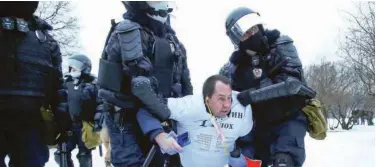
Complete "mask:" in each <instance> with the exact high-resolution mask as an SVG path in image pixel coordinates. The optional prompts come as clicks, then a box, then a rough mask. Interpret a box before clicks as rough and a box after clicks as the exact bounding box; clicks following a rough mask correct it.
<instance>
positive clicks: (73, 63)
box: [68, 59, 85, 72]
mask: <svg viewBox="0 0 376 167" xmlns="http://www.w3.org/2000/svg"><path fill="white" fill-rule="evenodd" d="M84 66H85V65H84V63H82V62H80V61H78V60H75V59H68V67H69V72H71V67H73V68H74V69H75V70H77V71H82V70H83V69H84V68H85V67H84Z"/></svg>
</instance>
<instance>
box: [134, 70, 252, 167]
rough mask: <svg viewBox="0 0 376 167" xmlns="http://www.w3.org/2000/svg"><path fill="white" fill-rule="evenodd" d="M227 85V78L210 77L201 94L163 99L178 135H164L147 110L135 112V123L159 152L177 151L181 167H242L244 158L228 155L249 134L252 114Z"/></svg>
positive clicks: (158, 123) (228, 84) (171, 152)
mask: <svg viewBox="0 0 376 167" xmlns="http://www.w3.org/2000/svg"><path fill="white" fill-rule="evenodd" d="M230 85H231V84H230V81H229V80H228V78H226V77H224V76H222V75H213V76H211V77H209V78H208V79H207V80H206V81H205V83H204V85H203V90H202V93H200V94H195V95H188V96H185V97H181V98H168V99H167V100H165V102H167V105H168V108H169V110H171V116H170V119H172V120H175V121H176V122H177V136H176V135H171V134H172V133H169V134H167V133H165V132H164V131H163V129H162V126H161V123H160V122H159V121H158V120H157V119H156V118H154V116H153V115H152V114H150V113H149V112H147V110H146V109H141V110H140V111H139V112H138V113H137V120H138V122H139V124H140V126H141V129H142V130H143V132H144V133H145V134H147V135H148V136H149V137H150V138H151V139H152V140H153V141H154V142H156V143H157V144H158V145H159V147H160V148H161V150H162V152H165V153H168V154H170V155H172V154H175V153H178V152H179V154H180V159H181V163H182V165H183V166H184V167H194V166H205V167H223V166H226V165H231V166H236V167H241V166H245V165H246V160H245V157H244V156H242V155H240V156H235V157H233V156H230V152H232V151H233V150H234V149H236V146H235V142H236V140H237V139H238V138H239V137H242V136H245V135H247V134H248V133H249V132H250V131H251V129H252V125H253V121H252V111H251V107H250V105H248V106H246V107H243V106H242V105H241V104H240V103H239V101H238V100H237V98H236V96H237V94H238V92H235V91H232V89H231V86H230ZM151 120H155V121H151Z"/></svg>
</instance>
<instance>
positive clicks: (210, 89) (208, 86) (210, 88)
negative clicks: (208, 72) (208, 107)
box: [202, 74, 231, 98]
mask: <svg viewBox="0 0 376 167" xmlns="http://www.w3.org/2000/svg"><path fill="white" fill-rule="evenodd" d="M217 81H220V82H222V83H224V84H225V85H229V86H230V87H231V81H230V79H228V78H227V77H225V76H223V75H220V74H217V75H212V76H210V77H209V78H208V79H206V81H205V82H204V86H203V87H202V95H203V96H204V98H206V97H212V96H213V94H214V91H215V84H216V83H217Z"/></svg>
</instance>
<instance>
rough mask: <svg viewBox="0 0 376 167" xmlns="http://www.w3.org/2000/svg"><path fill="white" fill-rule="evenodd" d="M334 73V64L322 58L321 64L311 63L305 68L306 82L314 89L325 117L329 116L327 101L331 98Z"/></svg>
mask: <svg viewBox="0 0 376 167" xmlns="http://www.w3.org/2000/svg"><path fill="white" fill-rule="evenodd" d="M335 74H336V73H335V67H334V64H333V63H332V62H326V61H324V60H321V64H319V65H311V66H309V67H308V69H306V70H305V75H306V76H305V78H306V79H307V83H308V85H309V86H310V87H311V88H313V89H314V90H315V91H316V93H317V96H316V98H317V99H318V100H320V102H321V104H322V107H323V112H324V116H325V118H326V119H328V118H330V115H329V111H328V108H330V104H329V103H327V102H328V101H329V100H330V98H331V94H330V92H332V90H333V86H334V84H335V83H334V82H335Z"/></svg>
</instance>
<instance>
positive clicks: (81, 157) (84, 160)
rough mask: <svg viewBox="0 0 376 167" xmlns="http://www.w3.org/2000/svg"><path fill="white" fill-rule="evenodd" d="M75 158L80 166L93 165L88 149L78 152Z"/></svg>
mask: <svg viewBox="0 0 376 167" xmlns="http://www.w3.org/2000/svg"><path fill="white" fill-rule="evenodd" d="M77 159H78V162H79V163H80V166H84V167H92V165H93V164H92V159H91V152H90V151H82V152H78V154H77Z"/></svg>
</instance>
